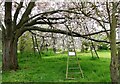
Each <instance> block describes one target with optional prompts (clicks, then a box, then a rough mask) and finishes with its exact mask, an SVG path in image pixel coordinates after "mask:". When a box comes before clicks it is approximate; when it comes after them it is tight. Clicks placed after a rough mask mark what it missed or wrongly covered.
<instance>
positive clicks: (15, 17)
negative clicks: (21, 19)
mask: <svg viewBox="0 0 120 84" xmlns="http://www.w3.org/2000/svg"><path fill="white" fill-rule="evenodd" d="M22 6H23V0H21V1H20V4H19V5H18V7H17V9H16V11H15V14H14V20H13V25H14V26H16V22H17V18H18V14H19V12H20V10H21V8H22Z"/></svg>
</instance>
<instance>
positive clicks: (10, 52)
mask: <svg viewBox="0 0 120 84" xmlns="http://www.w3.org/2000/svg"><path fill="white" fill-rule="evenodd" d="M11 9H12V2H5V20H4V22H5V26H6V29H5V30H3V31H2V38H3V39H2V40H3V41H2V45H3V60H2V61H3V62H2V63H3V66H2V67H3V68H2V69H3V70H10V69H13V70H16V69H17V68H18V62H17V41H18V39H17V38H16V37H15V34H14V33H13V32H12V31H13V26H12V10H11Z"/></svg>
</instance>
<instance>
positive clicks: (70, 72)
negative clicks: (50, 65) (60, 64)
mask: <svg viewBox="0 0 120 84" xmlns="http://www.w3.org/2000/svg"><path fill="white" fill-rule="evenodd" d="M67 45H68V58H67V68H66V79H76V78H81V77H82V78H84V75H83V72H82V69H81V66H80V63H79V59H78V57H77V55H76V50H75V45H74V39H73V36H68V39H67Z"/></svg>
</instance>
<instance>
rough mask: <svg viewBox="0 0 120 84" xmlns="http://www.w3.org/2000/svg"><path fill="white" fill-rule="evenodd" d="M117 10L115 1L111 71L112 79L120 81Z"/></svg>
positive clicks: (111, 42)
mask: <svg viewBox="0 0 120 84" xmlns="http://www.w3.org/2000/svg"><path fill="white" fill-rule="evenodd" d="M115 12H116V3H113V9H112V21H111V24H110V47H111V63H110V72H111V81H112V82H116V83H117V82H118V81H119V69H118V67H119V66H118V55H117V47H116V27H117V19H116V16H115Z"/></svg>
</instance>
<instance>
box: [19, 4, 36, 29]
mask: <svg viewBox="0 0 120 84" xmlns="http://www.w3.org/2000/svg"><path fill="white" fill-rule="evenodd" d="M34 5H35V2H30V3H29V4H28V7H27V9H26V10H25V12H24V14H23V15H22V18H21V20H20V22H19V23H18V25H17V28H20V27H21V26H22V25H23V24H24V23H25V21H26V19H27V18H29V17H28V15H29V14H30V13H31V11H32V8H33V7H34Z"/></svg>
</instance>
